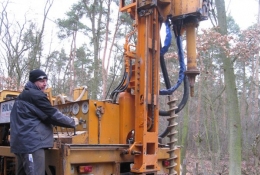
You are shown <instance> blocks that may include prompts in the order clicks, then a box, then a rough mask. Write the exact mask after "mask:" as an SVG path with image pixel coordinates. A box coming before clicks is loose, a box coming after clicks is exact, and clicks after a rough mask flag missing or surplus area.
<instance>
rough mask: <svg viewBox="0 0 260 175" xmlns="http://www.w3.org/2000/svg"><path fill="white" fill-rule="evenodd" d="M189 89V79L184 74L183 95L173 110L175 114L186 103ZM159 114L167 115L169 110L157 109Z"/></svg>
mask: <svg viewBox="0 0 260 175" xmlns="http://www.w3.org/2000/svg"><path fill="white" fill-rule="evenodd" d="M189 90H190V89H189V79H188V77H187V76H186V75H185V78H184V92H183V96H182V99H181V102H180V104H179V105H178V108H177V109H176V110H175V113H176V114H177V113H179V112H180V111H181V110H182V109H183V108H184V106H185V105H186V103H187V101H188V99H189V95H190V91H189ZM159 115H160V116H169V115H170V112H169V111H159Z"/></svg>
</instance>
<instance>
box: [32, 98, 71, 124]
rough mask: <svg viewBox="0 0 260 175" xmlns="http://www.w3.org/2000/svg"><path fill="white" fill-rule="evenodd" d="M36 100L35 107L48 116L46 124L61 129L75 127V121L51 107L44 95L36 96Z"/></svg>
mask: <svg viewBox="0 0 260 175" xmlns="http://www.w3.org/2000/svg"><path fill="white" fill-rule="evenodd" d="M36 100H37V102H35V104H36V107H37V108H39V109H40V110H41V111H42V112H43V113H44V114H46V115H47V116H48V117H47V118H46V122H48V123H50V124H53V125H56V126H61V127H68V128H74V127H75V121H74V120H73V119H72V118H71V117H69V116H66V115H64V114H62V113H61V112H60V111H59V110H58V109H57V108H55V107H53V106H52V105H51V103H50V101H49V100H48V98H47V97H46V95H45V94H43V95H41V96H38V97H37V99H36Z"/></svg>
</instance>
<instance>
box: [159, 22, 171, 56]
mask: <svg viewBox="0 0 260 175" xmlns="http://www.w3.org/2000/svg"><path fill="white" fill-rule="evenodd" d="M165 28H166V36H165V40H164V45H163V47H162V48H161V50H160V56H163V55H164V54H165V53H166V52H167V51H168V49H169V47H170V45H171V41H172V33H171V29H170V25H169V22H168V21H166V22H165Z"/></svg>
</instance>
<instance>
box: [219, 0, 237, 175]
mask: <svg viewBox="0 0 260 175" xmlns="http://www.w3.org/2000/svg"><path fill="white" fill-rule="evenodd" d="M215 3H216V7H217V14H218V15H217V19H218V24H219V32H220V33H221V34H222V35H226V34H227V20H226V11H225V1H224V0H219V1H215ZM220 57H221V58H222V60H223V67H224V81H225V86H226V97H227V112H228V118H229V174H230V175H241V119H240V112H239V107H238V97H237V88H236V82H235V73H234V68H233V63H232V61H231V59H230V58H229V57H227V56H226V55H225V53H224V50H221V53H220Z"/></svg>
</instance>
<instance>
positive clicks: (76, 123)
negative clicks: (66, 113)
mask: <svg viewBox="0 0 260 175" xmlns="http://www.w3.org/2000/svg"><path fill="white" fill-rule="evenodd" d="M72 119H73V120H74V122H75V126H77V125H79V119H78V118H77V117H72Z"/></svg>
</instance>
